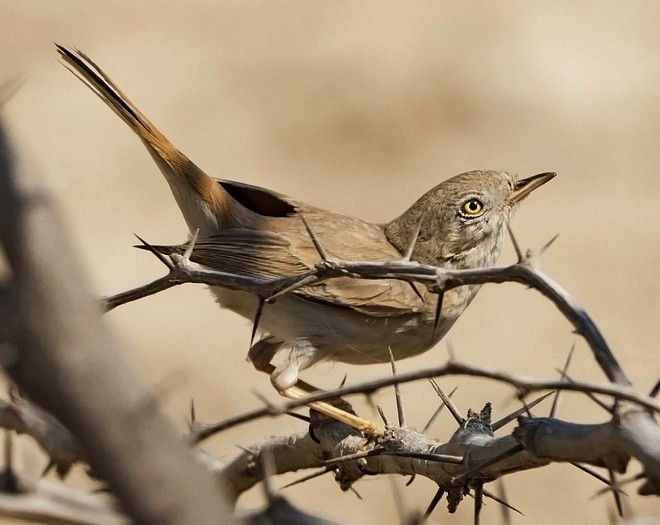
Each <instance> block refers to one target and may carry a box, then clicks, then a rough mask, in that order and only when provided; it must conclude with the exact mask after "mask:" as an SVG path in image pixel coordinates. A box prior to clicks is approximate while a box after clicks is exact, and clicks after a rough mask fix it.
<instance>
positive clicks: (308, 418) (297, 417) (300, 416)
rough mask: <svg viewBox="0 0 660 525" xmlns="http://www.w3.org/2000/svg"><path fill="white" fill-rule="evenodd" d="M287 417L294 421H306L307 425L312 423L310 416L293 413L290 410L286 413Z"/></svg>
mask: <svg viewBox="0 0 660 525" xmlns="http://www.w3.org/2000/svg"><path fill="white" fill-rule="evenodd" d="M284 413H285V414H286V415H287V416H290V417H292V418H293V419H299V420H300V421H304V422H305V423H309V422H310V421H311V419H310V417H309V416H305V415H303V414H298V413H296V412H291V411H290V410H287V411H286V412H284Z"/></svg>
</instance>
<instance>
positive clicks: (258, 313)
mask: <svg viewBox="0 0 660 525" xmlns="http://www.w3.org/2000/svg"><path fill="white" fill-rule="evenodd" d="M263 312H264V299H263V297H259V304H257V310H256V311H255V312H254V320H253V321H252V334H251V335H250V348H252V345H253V344H254V338H255V337H256V335H257V330H258V329H259V321H261V314H263ZM248 350H249V348H248Z"/></svg>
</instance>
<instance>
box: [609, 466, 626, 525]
mask: <svg viewBox="0 0 660 525" xmlns="http://www.w3.org/2000/svg"><path fill="white" fill-rule="evenodd" d="M607 473H608V474H609V475H610V486H611V487H612V496H614V505H615V506H616V511H617V513H618V514H619V517H620V518H623V505H622V503H621V492H620V491H619V484H618V483H617V480H616V474H615V473H614V471H613V470H612V469H611V468H608V469H607Z"/></svg>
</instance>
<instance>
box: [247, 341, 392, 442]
mask: <svg viewBox="0 0 660 525" xmlns="http://www.w3.org/2000/svg"><path fill="white" fill-rule="evenodd" d="M282 345H283V343H281V342H280V341H276V340H274V339H272V338H266V339H262V340H261V341H258V342H257V343H255V344H254V345H253V346H252V348H250V351H249V353H248V358H249V359H250V361H251V362H252V364H253V365H254V367H255V368H256V369H257V370H260V371H262V372H265V373H267V374H269V375H270V379H271V383H273V386H274V387H275V389H276V390H277V391H278V393H279V394H280V395H281V396H284V397H286V398H288V399H302V398H304V397H307V396H308V395H310V394H314V393H317V392H320V391H321V390H320V389H318V388H316V387H314V386H312V385H310V384H309V383H306V382H305V381H302V380H300V379H298V371H299V370H300V369H301V368H304V367H305V364H310V363H308V362H307V361H308V360H307V359H305V348H304V347H300V346H296V347H294V348H292V349H291V350H290V352H289V356H288V359H287V360H286V362H285V363H284V364H283V366H277V367H276V366H274V365H273V364H272V363H271V360H272V358H273V357H274V356H275V354H276V353H277V351H278V350H279V349H280V348H281V347H282ZM347 405H348V404H347V403H346V402H345V401H344V400H343V399H341V398H336V400H333V403H329V402H326V401H314V402H312V403H309V405H308V406H309V407H310V408H312V409H314V410H316V411H317V412H320V413H321V414H324V415H326V416H328V417H330V418H332V419H335V420H337V421H340V422H342V423H344V424H345V425H348V426H350V427H352V428H355V429H356V430H358V431H360V432H362V433H363V434H365V435H367V436H376V435H380V434H382V432H383V429H382V428H380V427H379V426H378V425H376V424H375V423H372V422H371V421H369V420H367V419H364V418H361V417H359V416H356V415H355V414H352V413H351V412H349V411H348V410H344V409H343V408H341V406H344V407H347V408H348V407H350V405H348V406H347Z"/></svg>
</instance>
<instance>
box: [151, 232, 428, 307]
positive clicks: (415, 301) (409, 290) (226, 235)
mask: <svg viewBox="0 0 660 525" xmlns="http://www.w3.org/2000/svg"><path fill="white" fill-rule="evenodd" d="M349 237H350V236H349ZM323 240H325V241H327V240H328V239H327V238H325V239H323ZM336 242H340V241H336ZM336 242H335V243H333V242H330V243H328V244H329V245H330V246H331V247H333V248H335V250H330V251H329V254H330V255H331V256H336V253H333V252H336V251H343V250H341V249H340V250H337V249H336V248H337V246H333V244H336ZM346 242H349V243H350V240H348V241H347V239H346V237H344V240H343V241H341V242H340V244H345V243H346ZM366 244H370V243H366ZM156 249H158V250H159V251H161V252H162V253H172V252H178V253H182V252H183V251H184V249H185V246H169V247H168V246H156ZM388 251H389V249H387V248H386V249H385V250H383V249H382V246H378V244H376V245H373V247H372V249H369V248H366V249H365V248H364V246H363V249H362V250H361V252H360V257H359V259H360V260H381V261H382V260H388V259H389V260H393V259H394V254H392V256H389V254H387V252H388ZM384 252H385V253H384ZM370 253H371V254H372V255H373V257H374V258H373V259H369V258H368V257H369V255H370ZM395 253H396V252H395ZM190 258H191V260H192V261H193V262H196V263H198V264H201V265H203V266H206V267H208V268H210V269H213V270H217V271H223V272H228V273H234V274H238V275H246V276H251V277H257V278H260V279H278V278H281V277H289V276H295V275H300V274H303V273H305V272H307V271H308V270H310V269H312V268H313V267H314V265H315V264H316V263H317V262H318V261H319V255H318V253H317V252H316V249H315V248H314V245H313V243H312V242H311V240H310V238H309V236H308V234H307V233H306V232H305V231H304V230H303V229H301V230H300V231H297V229H295V230H293V231H291V230H289V231H287V233H286V235H285V234H282V233H275V232H272V231H263V230H248V229H242V228H241V229H238V228H236V229H229V230H225V231H223V232H221V233H218V234H216V235H213V236H210V237H206V238H204V239H200V240H198V242H197V243H196V244H195V246H194V248H193V252H192V254H191V257H190ZM345 258H346V259H348V258H347V257H345ZM422 288H423V287H422ZM293 293H294V294H295V295H296V296H297V297H299V298H301V299H305V300H310V301H314V302H321V303H326V304H329V305H332V306H336V307H343V308H349V309H353V310H357V311H360V312H362V313H365V314H368V315H372V316H377V317H391V316H398V315H406V314H412V313H416V312H419V311H422V310H427V309H428V305H427V304H426V303H425V301H424V300H422V299H421V298H420V296H419V295H418V294H417V293H416V292H415V290H414V289H413V287H412V285H411V284H410V283H407V282H404V281H398V280H395V279H382V280H368V279H354V278H351V277H337V278H332V279H329V280H327V281H323V282H319V283H317V284H312V285H309V286H305V287H303V288H300V289H298V290H296V291H295V292H293ZM423 296H424V295H422V297H423Z"/></svg>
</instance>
